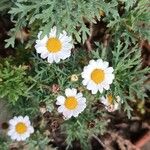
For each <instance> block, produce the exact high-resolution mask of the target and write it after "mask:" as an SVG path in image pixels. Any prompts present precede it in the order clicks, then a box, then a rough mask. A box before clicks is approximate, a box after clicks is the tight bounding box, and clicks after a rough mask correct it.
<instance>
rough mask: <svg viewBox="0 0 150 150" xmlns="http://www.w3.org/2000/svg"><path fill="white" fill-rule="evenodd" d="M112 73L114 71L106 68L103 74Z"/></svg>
mask: <svg viewBox="0 0 150 150" xmlns="http://www.w3.org/2000/svg"><path fill="white" fill-rule="evenodd" d="M113 71H114V69H113V68H112V67H109V68H106V70H105V72H106V73H110V74H111V73H112V72H113Z"/></svg>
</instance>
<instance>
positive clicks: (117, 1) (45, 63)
mask: <svg viewBox="0 0 150 150" xmlns="http://www.w3.org/2000/svg"><path fill="white" fill-rule="evenodd" d="M6 2H7V3H8V4H9V6H11V8H9V6H8V5H2V4H6ZM0 5H1V6H3V7H1V6H0V11H3V10H4V9H5V10H6V12H5V13H8V14H9V15H10V16H11V21H12V22H13V23H14V28H12V29H11V30H10V31H9V36H10V38H9V39H6V40H5V41H6V47H9V46H12V47H13V48H14V49H15V50H16V55H15V56H11V57H10V58H1V61H0V98H3V99H4V100H5V101H6V103H8V104H9V108H10V109H11V111H12V116H20V115H22V116H26V115H27V116H29V118H30V121H31V122H32V123H31V124H32V126H33V127H34V133H33V134H32V135H31V137H30V138H29V139H27V140H26V141H24V143H23V144H22V143H21V144H22V145H23V147H26V148H28V149H33V147H34V148H36V149H37V150H40V149H48V148H50V149H51V148H52V147H51V146H50V141H53V140H55V139H56V134H58V135H57V136H62V139H64V141H65V143H66V145H65V148H71V147H72V145H73V142H74V141H79V143H80V145H81V147H82V148H83V149H91V144H90V140H91V139H92V138H96V139H97V138H98V135H99V134H100V135H102V134H104V133H105V132H106V127H107V125H108V123H109V119H108V114H109V113H112V112H111V111H116V110H117V111H120V112H122V113H124V112H126V113H127V116H128V117H129V118H130V117H131V116H132V114H133V113H134V112H133V113H132V111H133V107H132V106H133V105H134V104H135V103H138V101H137V99H138V100H145V98H146V97H147V95H146V92H145V91H146V89H148V85H146V84H144V83H145V81H146V80H147V74H148V73H149V72H150V69H149V68H147V67H146V68H142V59H141V48H140V46H139V41H140V40H142V39H149V38H150V32H149V30H148V27H149V23H150V22H149V21H150V19H149V18H150V15H149V1H148V0H104V1H102V0H101V1H99V0H61V1H58V0H51V1H50V0H36V1H35V0H15V1H9V2H8V1H7V0H2V1H1V2H0ZM7 6H8V7H7ZM99 22H100V23H104V24H105V29H104V30H105V32H104V34H105V35H106V34H107V35H109V40H108V41H107V42H106V43H107V44H106V43H105V41H103V39H101V37H99V38H100V40H98V41H96V40H94V38H93V30H94V28H92V27H93V26H94V25H96V24H98V23H99ZM24 29H28V32H29V37H28V40H27V41H23V40H22V42H23V43H19V44H16V43H15V41H16V37H17V35H18V32H21V31H22V30H24ZM37 36H38V37H37ZM92 38H93V39H92ZM89 39H90V40H89ZM91 39H92V40H91ZM87 41H88V42H90V44H91V43H92V41H94V42H93V45H94V46H93V47H92V50H90V51H89V50H87V49H86V48H85V46H84V45H85V43H87ZM60 42H61V43H60ZM52 43H53V44H52ZM51 45H52V46H51ZM53 45H54V46H53ZM91 45H92V44H91ZM35 50H36V52H35ZM58 51H62V52H64V53H62V54H59V55H57V54H56V55H55V53H57V52H58ZM65 55H67V56H65ZM90 60H93V63H95V62H96V61H97V60H99V61H100V66H101V67H103V70H102V69H101V70H100V68H101V67H99V68H98V69H95V70H93V72H94V71H95V72H94V73H95V74H96V73H97V72H98V74H99V76H101V78H100V77H99V76H97V75H95V74H94V73H93V72H91V74H92V73H93V74H94V75H95V77H94V75H93V78H92V75H91V79H93V81H95V83H97V85H98V82H101V80H103V78H104V77H105V78H106V77H107V73H106V72H108V70H109V73H108V74H109V75H108V77H109V78H108V79H107V82H105V85H100V84H99V86H100V87H98V88H99V89H98V90H96V89H94V88H96V87H95V86H91V85H89V83H91V81H88V83H83V80H86V77H87V76H88V74H89V72H90V71H89V70H90V68H91V67H89V70H88V69H87V68H88V65H89V66H90V64H92V62H90ZM94 61H95V62H94ZM97 63H98V61H97ZM85 66H86V67H85ZM91 66H92V65H91ZM85 70H88V72H85ZM104 71H105V74H104ZM83 72H85V74H87V75H86V76H85V74H84V73H83ZM100 72H101V75H100ZM110 78H111V79H110ZM108 80H109V81H108ZM106 83H107V84H106ZM92 85H93V84H92ZM91 87H92V88H91ZM66 89H77V93H76V95H77V94H78V93H79V94H80V96H78V97H79V99H81V98H82V100H83V101H84V100H85V99H86V106H85V108H84V109H83V110H82V111H79V110H78V112H76V113H74V114H72V116H70V114H68V113H66V112H65V108H62V107H61V105H62V103H60V97H59V96H61V101H63V99H64V97H65V94H66V93H67V92H66ZM93 90H94V92H93ZM139 91H140V92H139ZM81 93H82V96H81ZM58 97H59V98H58ZM117 97H119V100H117ZM102 98H103V99H104V100H105V101H106V100H108V102H110V104H111V105H110V106H111V107H110V108H109V107H108V106H109V105H108V106H107V105H106V104H105V103H103V102H102ZM66 100H68V101H69V102H70V101H71V102H72V103H71V104H70V103H69V102H68V103H65V102H64V104H63V105H65V106H66V107H69V108H70V109H73V108H74V106H76V105H75V104H74V105H73V102H74V101H73V100H74V99H73V98H72V95H71V96H68V97H67V94H66ZM74 103H75V102H74ZM115 103H117V105H116V109H114V108H113V107H114V105H115ZM58 104H59V105H60V106H59V108H58V106H57V105H58ZM82 105H83V103H82ZM60 107H61V108H60ZM108 111H109V113H108ZM71 112H72V111H71ZM14 120H15V121H14V122H15V123H16V122H17V119H15V118H14ZM22 120H26V119H25V118H22ZM27 120H28V119H27ZM28 121H29V120H28ZM12 122H13V121H12ZM25 123H26V122H25ZM17 125H18V126H19V125H20V126H19V127H18V133H19V132H23V131H27V129H26V128H27V127H28V126H26V124H24V125H23V124H19V123H18V124H17V123H16V126H17ZM20 128H21V130H19V129H20ZM0 130H1V129H0ZM8 130H9V129H8ZM16 132H17V131H16ZM30 134H31V132H30ZM9 135H10V136H11V138H12V139H15V138H16V137H17V135H16V137H15V136H13V135H12V134H11V132H10V134H9ZM21 138H23V139H24V137H21ZM16 139H17V140H18V139H19V138H18V137H17V138H16ZM41 139H42V140H41ZM43 139H44V140H43ZM19 140H20V139H19ZM37 141H38V142H37ZM64 141H63V142H64ZM63 142H62V143H63ZM10 143H12V141H11V140H10V139H9V138H8V137H6V135H4V137H0V148H1V147H2V148H3V149H8V148H9V147H8V145H7V144H10ZM62 143H61V144H62ZM18 145H19V144H18ZM22 145H21V146H22ZM57 146H59V145H57Z"/></svg>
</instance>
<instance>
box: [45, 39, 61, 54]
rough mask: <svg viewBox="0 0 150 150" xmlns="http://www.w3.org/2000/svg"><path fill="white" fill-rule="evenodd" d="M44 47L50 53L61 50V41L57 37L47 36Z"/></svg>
mask: <svg viewBox="0 0 150 150" xmlns="http://www.w3.org/2000/svg"><path fill="white" fill-rule="evenodd" d="M46 47H47V49H48V51H49V52H51V53H57V52H59V51H60V50H61V47H62V45H61V41H60V40H59V39H58V38H49V39H48V41H47V43H46Z"/></svg>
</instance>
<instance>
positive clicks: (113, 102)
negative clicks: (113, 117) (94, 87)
mask: <svg viewBox="0 0 150 150" xmlns="http://www.w3.org/2000/svg"><path fill="white" fill-rule="evenodd" d="M101 102H102V103H103V104H104V105H105V108H106V109H107V110H108V111H109V112H113V111H115V110H117V109H118V107H119V102H120V97H119V96H116V97H115V98H113V96H112V94H109V95H107V96H106V98H105V97H102V98H101Z"/></svg>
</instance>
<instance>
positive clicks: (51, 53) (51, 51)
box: [35, 27, 73, 63]
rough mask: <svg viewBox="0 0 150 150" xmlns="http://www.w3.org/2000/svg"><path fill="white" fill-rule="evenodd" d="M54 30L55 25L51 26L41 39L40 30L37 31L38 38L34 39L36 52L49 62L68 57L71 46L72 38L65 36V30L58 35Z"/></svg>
mask: <svg viewBox="0 0 150 150" xmlns="http://www.w3.org/2000/svg"><path fill="white" fill-rule="evenodd" d="M56 32H57V29H56V27H53V28H52V29H51V31H50V33H49V35H48V36H47V35H46V36H44V38H43V39H40V37H41V34H42V32H39V34H38V40H36V45H35V49H36V52H37V53H39V54H41V57H42V58H43V59H45V58H47V61H48V62H49V63H53V62H56V63H58V62H59V61H60V59H62V60H64V59H66V58H68V57H70V55H71V49H72V48H73V44H72V38H71V37H69V36H67V33H66V31H63V33H61V34H60V35H59V36H58V37H57V35H56Z"/></svg>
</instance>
